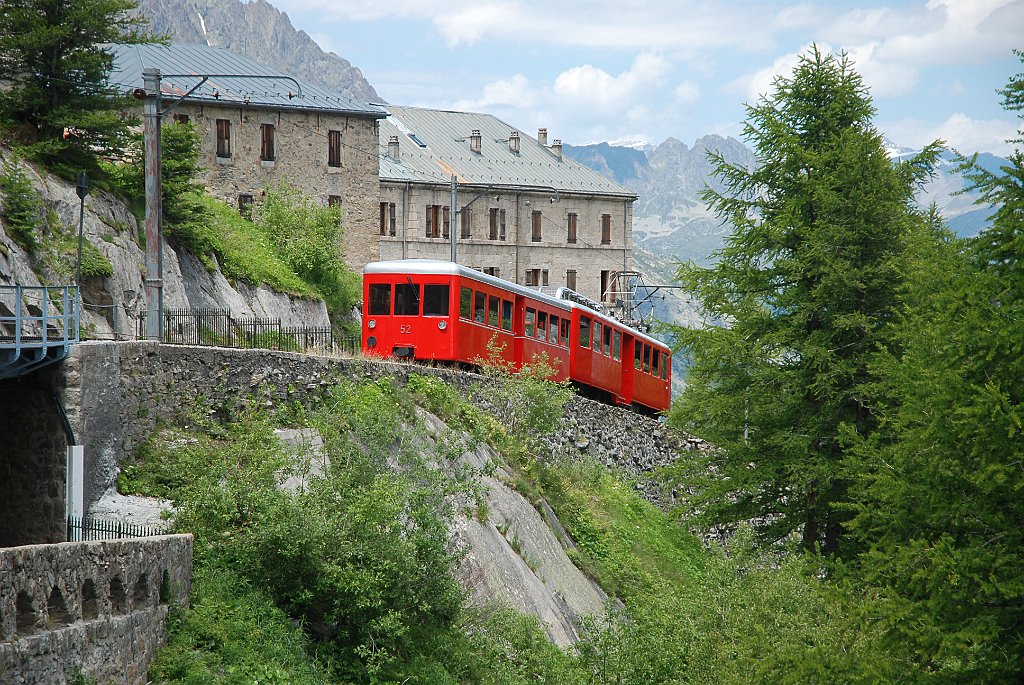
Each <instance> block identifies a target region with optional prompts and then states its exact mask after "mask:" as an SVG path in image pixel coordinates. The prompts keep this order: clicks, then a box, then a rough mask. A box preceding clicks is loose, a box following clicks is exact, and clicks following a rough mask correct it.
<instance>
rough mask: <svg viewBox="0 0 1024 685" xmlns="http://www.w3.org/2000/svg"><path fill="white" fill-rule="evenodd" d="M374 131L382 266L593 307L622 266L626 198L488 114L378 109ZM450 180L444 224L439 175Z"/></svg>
mask: <svg viewBox="0 0 1024 685" xmlns="http://www.w3.org/2000/svg"><path fill="white" fill-rule="evenodd" d="M387 110H388V117H387V118H386V119H385V120H383V121H381V122H380V126H379V128H380V146H381V147H380V206H379V213H378V221H377V232H378V233H379V237H380V257H381V258H382V259H404V258H417V257H423V258H433V259H448V258H449V257H450V254H451V244H450V236H451V231H452V230H454V232H455V240H456V249H457V261H458V262H459V263H460V264H464V265H466V266H471V267H474V268H477V269H480V270H482V271H484V272H486V273H490V274H493V275H495V276H499V277H501V278H504V279H506V280H510V281H515V282H516V283H520V284H524V285H529V286H538V287H541V288H546V289H548V290H554V289H555V288H557V287H559V286H563V285H567V286H568V287H570V288H572V289H574V290H576V291H578V292H580V293H582V294H584V295H586V296H587V297H590V298H592V299H595V300H606V299H607V298H609V297H611V296H612V295H611V294H610V293H609V292H608V291H609V290H610V289H611V288H612V284H613V281H614V278H615V274H616V273H617V272H618V271H620V270H625V271H628V270H631V268H632V230H633V202H634V201H636V199H637V197H636V195H635V194H634V193H633V192H632V191H630V190H627V189H626V188H623V187H622V186H619V185H618V184H616V183H614V182H613V181H611V180H609V179H607V178H605V177H603V176H601V175H600V174H598V173H597V172H596V171H593V170H592V169H589V168H587V167H585V166H583V165H581V164H578V163H576V162H574V161H572V160H570V159H568V158H566V157H564V156H563V155H562V144H561V141H559V140H554V141H553V142H552V143H551V144H548V140H547V131H546V130H545V129H541V130H540V131H538V135H537V137H536V138H533V137H531V136H529V135H526V134H525V133H523V132H522V131H519V130H517V129H516V128H515V127H514V126H511V125H509V124H507V123H505V122H503V121H501V120H500V119H498V118H496V117H494V116H491V115H489V114H474V113H470V112H452V111H443V110H433V109H421V108H414V107H396V106H390V105H388V106H387ZM453 175H454V176H455V177H456V179H457V186H456V201H455V207H456V210H455V217H454V221H453V217H452V211H451V206H452V201H451V178H452V176H453Z"/></svg>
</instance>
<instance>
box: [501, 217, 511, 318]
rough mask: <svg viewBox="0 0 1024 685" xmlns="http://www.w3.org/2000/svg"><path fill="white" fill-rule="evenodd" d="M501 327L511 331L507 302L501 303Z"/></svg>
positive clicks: (509, 308) (509, 306)
mask: <svg viewBox="0 0 1024 685" xmlns="http://www.w3.org/2000/svg"><path fill="white" fill-rule="evenodd" d="M502 211H504V210H502ZM501 327H502V328H503V329H504V330H506V331H511V330H512V303H511V302H509V301H508V300H502V301H501Z"/></svg>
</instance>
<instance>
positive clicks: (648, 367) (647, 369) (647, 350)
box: [644, 345, 651, 373]
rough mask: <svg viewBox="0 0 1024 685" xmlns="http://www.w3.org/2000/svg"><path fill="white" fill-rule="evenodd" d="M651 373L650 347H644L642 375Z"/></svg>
mask: <svg viewBox="0 0 1024 685" xmlns="http://www.w3.org/2000/svg"><path fill="white" fill-rule="evenodd" d="M650 372H651V346H650V345H644V373H650Z"/></svg>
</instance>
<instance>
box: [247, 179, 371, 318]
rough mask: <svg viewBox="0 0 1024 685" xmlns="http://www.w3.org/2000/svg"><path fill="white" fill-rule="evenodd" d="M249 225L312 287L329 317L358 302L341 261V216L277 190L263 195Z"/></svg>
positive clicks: (356, 286) (289, 189)
mask: <svg viewBox="0 0 1024 685" xmlns="http://www.w3.org/2000/svg"><path fill="white" fill-rule="evenodd" d="M252 220H253V223H255V224H256V225H257V226H258V227H259V229H260V231H261V233H262V234H263V236H265V238H266V239H267V240H268V241H269V242H270V244H271V245H273V247H274V249H275V250H276V251H277V253H278V254H280V255H281V257H282V258H283V259H284V261H285V263H287V264H288V265H289V266H290V267H291V268H292V270H293V271H294V272H295V273H296V274H298V275H299V276H300V277H301V278H303V279H305V280H306V281H307V282H309V283H312V284H313V285H315V286H316V287H317V289H318V290H319V291H320V293H321V294H322V295H323V297H324V300H325V301H326V302H327V306H328V308H329V309H330V310H331V313H332V314H340V313H347V312H348V311H349V310H350V309H351V308H352V305H353V304H355V302H356V301H357V300H359V298H360V294H361V293H360V281H359V277H358V276H357V275H355V274H353V273H352V272H351V271H350V270H349V269H348V267H347V266H346V265H345V263H344V261H342V259H341V255H342V243H341V236H342V221H341V212H340V210H338V209H337V208H335V207H325V206H323V205H320V204H317V203H316V202H315V201H314V200H312V199H311V198H309V197H307V196H305V195H303V193H302V191H300V190H299V189H298V188H295V187H294V186H290V185H287V184H282V185H280V186H277V187H273V188H267V189H266V192H265V195H264V197H263V200H262V202H259V203H257V204H256V205H255V206H254V207H253V212H252Z"/></svg>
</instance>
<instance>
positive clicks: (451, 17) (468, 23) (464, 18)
mask: <svg viewBox="0 0 1024 685" xmlns="http://www.w3.org/2000/svg"><path fill="white" fill-rule="evenodd" d="M524 11H525V8H524V7H523V6H522V5H520V4H518V3H511V2H491V3H486V2H477V3H472V4H469V5H468V6H465V7H461V8H456V7H452V6H450V5H449V7H448V9H447V10H441V11H440V12H439V13H438V14H437V15H436V16H435V17H434V18H433V21H434V23H435V24H436V25H437V27H438V29H439V30H440V31H441V34H442V35H443V36H444V37H445V40H447V41H448V44H449V45H452V46H455V45H460V44H466V45H473V44H474V43H477V42H478V41H480V40H481V39H482V38H484V37H485V36H487V35H488V34H493V33H497V32H499V31H501V30H503V29H508V28H509V27H515V28H516V30H518V29H519V28H520V27H521V20H520V18H521V16H522V15H523V14H524Z"/></svg>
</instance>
